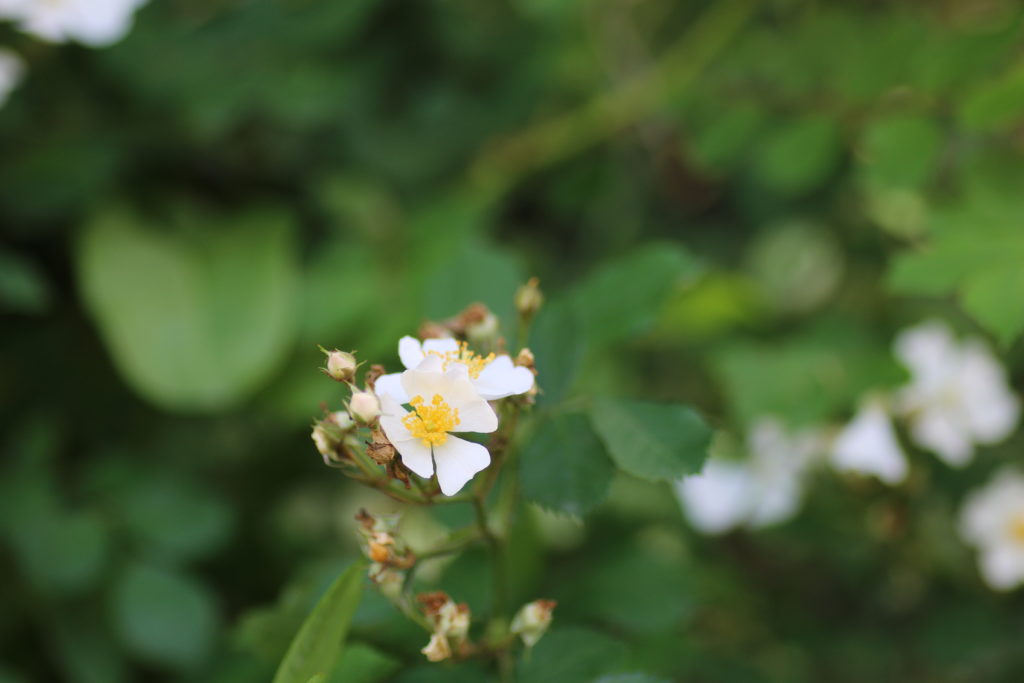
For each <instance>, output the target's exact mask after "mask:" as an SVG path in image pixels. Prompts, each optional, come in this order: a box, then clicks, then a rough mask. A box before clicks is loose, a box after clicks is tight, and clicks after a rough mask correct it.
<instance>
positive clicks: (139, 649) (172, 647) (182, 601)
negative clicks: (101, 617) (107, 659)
mask: <svg viewBox="0 0 1024 683" xmlns="http://www.w3.org/2000/svg"><path fill="white" fill-rule="evenodd" d="M111 609H112V615H113V619H114V627H115V630H116V632H117V635H118V637H119V639H120V641H121V643H122V644H123V645H124V647H125V648H127V649H128V650H129V651H130V652H131V653H132V654H134V655H135V656H136V657H138V658H139V659H141V660H144V661H146V662H150V663H153V664H157V665H159V666H162V667H165V668H168V669H173V670H178V671H185V672H188V671H193V670H195V669H197V668H198V667H200V665H202V664H203V663H204V662H205V661H206V660H207V658H208V657H209V656H210V654H211V652H212V650H213V647H214V645H215V640H216V638H217V631H218V628H219V621H220V619H219V616H218V610H217V607H216V605H215V602H214V598H213V596H212V595H210V593H209V591H208V590H207V589H206V587H205V586H203V585H202V584H200V583H199V582H197V581H196V580H195V579H193V578H191V577H189V576H186V575H184V574H180V573H177V572H174V571H168V570H166V569H161V568H159V567H156V566H150V565H145V564H132V565H129V566H128V567H127V568H126V569H125V570H124V571H123V572H122V573H121V575H120V576H119V577H118V579H117V582H116V583H115V584H114V588H113V593H112V595H111Z"/></svg>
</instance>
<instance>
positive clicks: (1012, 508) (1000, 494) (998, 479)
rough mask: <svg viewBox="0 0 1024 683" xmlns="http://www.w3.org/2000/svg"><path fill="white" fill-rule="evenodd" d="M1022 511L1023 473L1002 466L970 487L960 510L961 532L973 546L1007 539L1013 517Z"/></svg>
mask: <svg viewBox="0 0 1024 683" xmlns="http://www.w3.org/2000/svg"><path fill="white" fill-rule="evenodd" d="M1022 515H1024V476H1022V475H1021V474H1020V473H1019V472H1017V471H1016V470H1011V469H1003V470H1000V471H999V472H997V473H996V474H995V475H993V477H992V479H991V480H990V481H989V483H987V484H985V485H984V486H982V487H981V488H978V489H975V490H974V491H972V492H971V493H970V494H969V495H968V496H967V498H966V499H965V500H964V504H963V507H962V508H961V512H960V536H961V537H962V538H963V539H964V541H966V542H967V543H969V544H970V545H973V546H976V547H987V546H991V545H998V544H1002V543H1005V542H1006V541H1007V538H1006V536H1007V530H1008V529H1011V528H1012V521H1013V520H1014V519H1016V518H1018V516H1022Z"/></svg>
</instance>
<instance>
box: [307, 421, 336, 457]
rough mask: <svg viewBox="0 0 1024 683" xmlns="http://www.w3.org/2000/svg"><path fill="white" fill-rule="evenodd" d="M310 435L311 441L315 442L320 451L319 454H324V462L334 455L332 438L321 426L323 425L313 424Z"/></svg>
mask: <svg viewBox="0 0 1024 683" xmlns="http://www.w3.org/2000/svg"><path fill="white" fill-rule="evenodd" d="M310 437H311V438H312V439H313V443H314V444H316V449H317V450H318V451H319V452H320V455H322V456H324V461H325V462H326V461H327V460H328V459H329V458H333V457H334V439H332V438H331V436H330V434H328V433H327V430H326V429H324V428H323V425H320V424H317V425H316V426H314V427H313V433H312V434H310Z"/></svg>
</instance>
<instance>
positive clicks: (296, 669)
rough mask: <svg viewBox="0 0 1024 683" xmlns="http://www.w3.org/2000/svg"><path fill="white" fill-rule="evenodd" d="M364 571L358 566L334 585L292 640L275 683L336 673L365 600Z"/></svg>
mask: <svg viewBox="0 0 1024 683" xmlns="http://www.w3.org/2000/svg"><path fill="white" fill-rule="evenodd" d="M364 571H365V567H364V565H363V563H361V562H357V563H355V564H354V565H352V566H351V567H349V568H348V569H347V570H345V571H344V572H342V574H341V575H340V576H338V578H337V579H336V580H335V581H334V583H333V584H331V587H330V588H328V589H327V592H326V593H325V594H324V596H323V597H322V598H321V599H320V602H318V603H317V605H316V607H314V608H313V611H312V612H311V613H310V615H309V616H308V617H307V618H306V621H305V622H303V624H302V627H301V628H300V629H299V632H298V633H297V634H296V635H295V638H294V640H292V644H291V645H290V646H289V648H288V652H287V653H286V654H285V656H284V659H282V660H281V664H280V665H279V666H278V668H277V673H276V674H275V675H274V683H307V682H308V681H309V679H310V678H312V677H314V676H316V675H318V674H321V675H326V674H328V673H330V672H331V671H332V669H333V668H334V663H335V662H336V661H337V659H338V656H339V655H340V654H341V650H342V647H343V646H344V644H345V637H346V636H347V635H348V627H349V624H350V623H351V622H352V615H353V614H355V611H356V608H357V607H358V606H359V599H360V597H362V592H363V572H364Z"/></svg>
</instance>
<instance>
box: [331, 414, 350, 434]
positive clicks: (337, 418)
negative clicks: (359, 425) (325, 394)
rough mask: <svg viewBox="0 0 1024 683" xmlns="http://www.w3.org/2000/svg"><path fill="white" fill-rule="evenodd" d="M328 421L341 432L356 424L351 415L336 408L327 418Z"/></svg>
mask: <svg viewBox="0 0 1024 683" xmlns="http://www.w3.org/2000/svg"><path fill="white" fill-rule="evenodd" d="M328 420H329V421H331V422H333V423H334V424H336V425H337V426H338V429H340V430H341V431H343V432H347V431H349V430H350V429H352V428H353V427H355V426H356V423H355V422H354V421H353V420H352V416H351V415H349V414H348V413H346V412H345V411H344V410H338V411H336V412H333V413H331V415H330V417H329V418H328Z"/></svg>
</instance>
